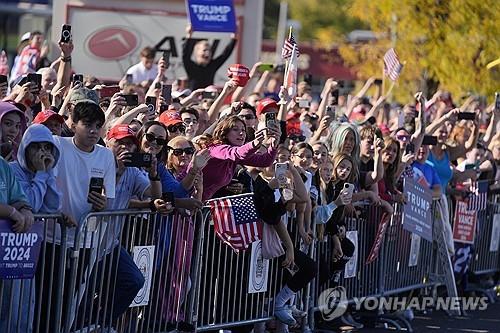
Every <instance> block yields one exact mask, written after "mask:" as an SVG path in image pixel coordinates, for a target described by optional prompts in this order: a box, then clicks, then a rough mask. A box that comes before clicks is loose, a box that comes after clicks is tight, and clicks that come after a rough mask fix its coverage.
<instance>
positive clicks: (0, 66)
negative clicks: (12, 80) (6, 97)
mask: <svg viewBox="0 0 500 333" xmlns="http://www.w3.org/2000/svg"><path fill="white" fill-rule="evenodd" d="M0 75H9V62H8V61H7V53H5V50H2V52H1V53H0Z"/></svg>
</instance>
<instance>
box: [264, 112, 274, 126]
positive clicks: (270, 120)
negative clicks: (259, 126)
mask: <svg viewBox="0 0 500 333" xmlns="http://www.w3.org/2000/svg"><path fill="white" fill-rule="evenodd" d="M264 116H265V119H266V127H273V126H275V125H276V113H274V112H266V113H265V114H264Z"/></svg>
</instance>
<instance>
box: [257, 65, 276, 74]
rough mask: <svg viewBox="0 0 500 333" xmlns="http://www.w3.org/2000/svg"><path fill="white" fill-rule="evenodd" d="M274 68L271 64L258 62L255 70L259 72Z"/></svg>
mask: <svg viewBox="0 0 500 333" xmlns="http://www.w3.org/2000/svg"><path fill="white" fill-rule="evenodd" d="M273 68H274V65H273V64H260V65H259V66H257V70H258V71H259V72H266V71H271V70H272V69H273Z"/></svg>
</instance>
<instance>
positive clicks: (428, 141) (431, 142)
mask: <svg viewBox="0 0 500 333" xmlns="http://www.w3.org/2000/svg"><path fill="white" fill-rule="evenodd" d="M437 143H438V140H437V136H432V135H425V136H424V139H423V140H422V144H423V145H426V146H435V145H437Z"/></svg>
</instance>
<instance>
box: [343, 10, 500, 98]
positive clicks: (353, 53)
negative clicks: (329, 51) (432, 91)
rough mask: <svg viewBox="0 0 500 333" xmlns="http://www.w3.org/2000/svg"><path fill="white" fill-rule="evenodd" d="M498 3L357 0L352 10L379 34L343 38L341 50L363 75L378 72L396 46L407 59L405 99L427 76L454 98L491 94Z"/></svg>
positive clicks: (402, 81) (498, 45) (498, 44)
mask: <svg viewBox="0 0 500 333" xmlns="http://www.w3.org/2000/svg"><path fill="white" fill-rule="evenodd" d="M496 8H497V1H495V0H381V1H371V0H353V1H352V2H351V5H350V8H349V9H348V13H349V14H350V15H352V16H353V17H355V18H357V19H359V20H361V21H363V22H365V23H367V24H369V26H370V28H371V29H372V30H373V31H374V32H375V33H376V34H377V35H378V36H379V38H378V39H377V40H376V41H374V42H372V43H369V44H364V45H356V44H347V43H343V45H342V46H341V48H340V53H341V55H342V56H343V57H344V59H345V60H346V61H347V63H348V64H350V65H352V66H354V68H355V69H356V70H357V72H358V74H359V75H360V76H361V77H366V76H372V75H378V76H380V75H381V74H380V73H381V68H382V57H383V54H384V52H385V51H386V50H387V49H388V48H389V47H391V46H395V48H396V51H397V52H398V55H399V57H400V59H401V60H402V61H405V62H406V64H405V68H404V69H403V72H402V74H401V76H400V78H399V80H398V81H399V82H398V87H397V89H395V92H396V95H397V96H398V97H402V98H404V99H405V100H408V99H409V98H411V95H412V93H413V92H414V91H416V90H417V89H422V88H425V87H426V83H427V82H429V81H437V82H439V84H440V87H441V88H444V89H447V90H449V91H451V92H452V93H453V94H454V95H455V96H456V97H458V96H460V95H463V94H465V93H468V92H473V93H479V94H483V95H486V96H489V97H491V96H493V93H494V92H495V89H498V83H499V77H498V71H492V70H488V69H487V68H486V65H487V63H489V62H490V61H491V60H493V59H495V58H497V57H498V50H500V38H499V37H498V32H499V31H500V23H499V22H500V12H499V11H498V10H497V9H496ZM391 32H392V33H393V34H392V36H393V37H396V38H395V39H394V38H393V39H392V40H391ZM394 33H395V35H394Z"/></svg>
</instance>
